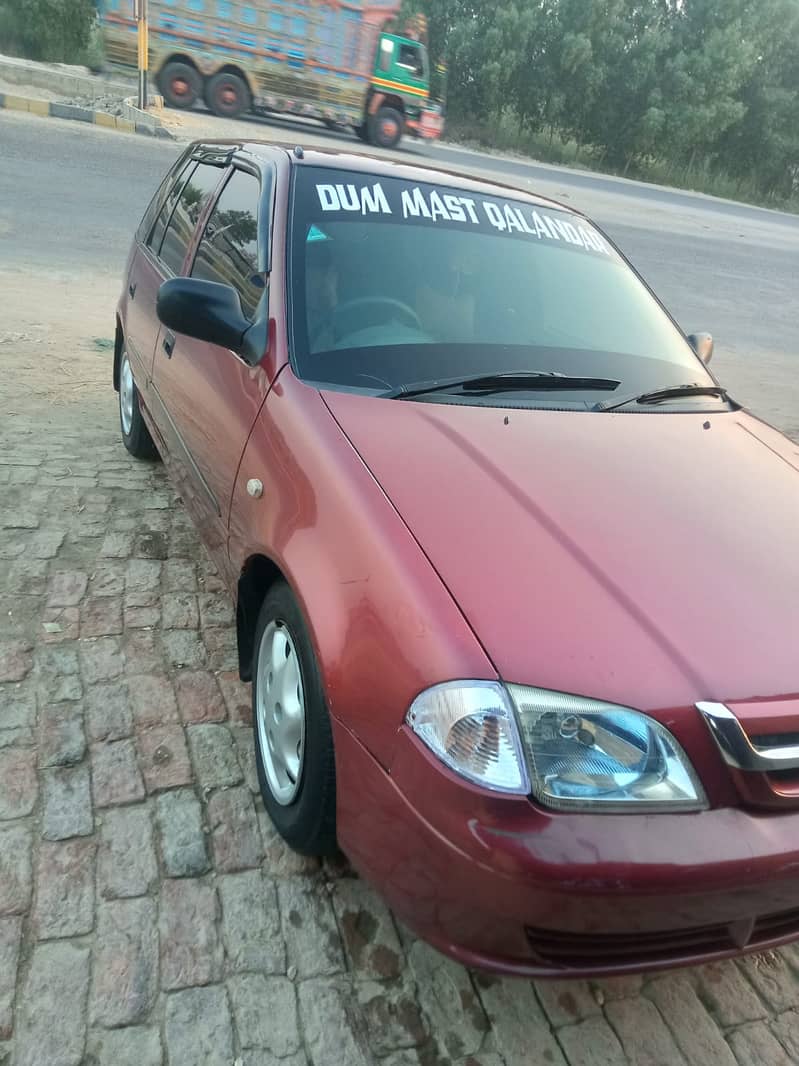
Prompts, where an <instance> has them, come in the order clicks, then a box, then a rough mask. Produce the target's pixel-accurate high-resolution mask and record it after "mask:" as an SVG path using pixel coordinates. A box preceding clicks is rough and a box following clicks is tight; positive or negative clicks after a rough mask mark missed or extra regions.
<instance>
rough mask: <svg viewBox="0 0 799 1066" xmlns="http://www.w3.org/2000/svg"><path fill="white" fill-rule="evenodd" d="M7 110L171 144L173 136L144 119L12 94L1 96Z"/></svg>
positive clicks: (157, 123) (0, 106)
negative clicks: (136, 135)
mask: <svg viewBox="0 0 799 1066" xmlns="http://www.w3.org/2000/svg"><path fill="white" fill-rule="evenodd" d="M3 108H4V109H5V110H6V111H27V112H28V113H29V114H32V115H41V116H42V117H44V118H48V117H49V118H63V119H70V120H71V121H73V122H88V123H90V124H92V125H95V126H103V127H104V128H105V129H111V130H119V131H120V132H122V133H141V134H144V135H145V136H146V137H161V138H164V139H165V140H170V141H173V140H174V139H175V137H174V135H173V134H172V133H170V131H169V130H168V129H167V128H166V127H165V126H162V125H161V124H160V121H159V120H157V119H153V118H152V116H149V115H148V116H147V118H148V121H147V122H136V121H134V120H132V119H128V118H122V117H121V116H118V115H111V114H109V113H108V112H107V111H92V110H91V109H90V108H88V107H76V106H75V105H74V104H61V103H59V102H58V101H57V100H52V101H50V100H36V99H34V98H33V97H29V96H17V95H16V94H15V93H0V109H3Z"/></svg>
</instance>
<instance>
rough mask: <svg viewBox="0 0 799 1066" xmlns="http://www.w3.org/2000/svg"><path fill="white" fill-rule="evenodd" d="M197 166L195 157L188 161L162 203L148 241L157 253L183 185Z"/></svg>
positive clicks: (148, 245)
mask: <svg viewBox="0 0 799 1066" xmlns="http://www.w3.org/2000/svg"><path fill="white" fill-rule="evenodd" d="M196 166H197V164H196V163H195V162H194V160H193V159H189V160H188V161H187V163H186V165H185V167H183V169H182V170H181V172H180V174H178V176H177V177H176V178H175V181H174V182H173V184H172V187H171V189H170V190H169V192H168V193H167V195H166V197H165V199H164V202H163V204H162V205H161V210H160V211H159V212H158V218H156V220H155V225H154V226H153V228H152V232H151V233H150V236H149V237H148V239H147V242H146V243H147V247H148V248H150V249H151V250H152V251H153V252H155V254H156V255H158V249H159V248H160V247H161V241H162V240H163V239H164V232H165V230H166V224H167V222H169V216H170V215H171V214H172V212H173V210H174V208H175V204H176V203H177V202H178V197H179V196H180V194H181V192H182V191H183V186H184V185H185V184H186V178H187V177H188V176H189V175H190V174H191V172H192V171H193V170H194V168H195V167H196Z"/></svg>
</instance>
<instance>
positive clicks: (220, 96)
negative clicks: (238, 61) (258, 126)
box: [205, 73, 251, 118]
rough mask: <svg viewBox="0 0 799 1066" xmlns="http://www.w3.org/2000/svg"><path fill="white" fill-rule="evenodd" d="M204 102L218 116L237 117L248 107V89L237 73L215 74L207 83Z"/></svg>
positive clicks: (249, 101)
mask: <svg viewBox="0 0 799 1066" xmlns="http://www.w3.org/2000/svg"><path fill="white" fill-rule="evenodd" d="M205 102H206V103H207V104H208V106H209V107H210V108H211V110H212V111H213V113H214V114H215V115H219V117H220V118H238V117H239V115H242V114H243V113H244V112H245V111H248V110H249V108H250V103H251V100H250V90H249V89H248V88H247V83H246V82H245V81H244V80H243V79H242V78H240V77H239V76H238V74H227V73H222V74H216V75H215V76H214V77H213V78H211V80H210V82H209V83H208V87H207V89H206V92H205Z"/></svg>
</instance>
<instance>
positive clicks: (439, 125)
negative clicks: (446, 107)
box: [405, 111, 444, 141]
mask: <svg viewBox="0 0 799 1066" xmlns="http://www.w3.org/2000/svg"><path fill="white" fill-rule="evenodd" d="M405 128H406V130H407V131H408V133H410V134H412V135H413V136H414V137H421V138H422V140H424V141H436V140H438V138H439V137H440V136H441V134H442V133H443V132H444V117H443V115H439V114H437V113H436V112H434V111H423V112H422V114H421V115H420V116H419V118H418V119H411V118H409V119H407V120H406V122H405Z"/></svg>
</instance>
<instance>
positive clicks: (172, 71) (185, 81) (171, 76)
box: [158, 61, 202, 111]
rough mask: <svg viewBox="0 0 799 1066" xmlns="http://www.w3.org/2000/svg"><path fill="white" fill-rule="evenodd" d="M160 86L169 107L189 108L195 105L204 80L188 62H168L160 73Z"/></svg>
mask: <svg viewBox="0 0 799 1066" xmlns="http://www.w3.org/2000/svg"><path fill="white" fill-rule="evenodd" d="M158 88H159V89H160V90H161V95H162V96H163V98H164V103H165V104H166V105H167V107H179V108H181V109H182V110H184V111H185V110H187V109H188V108H190V107H194V104H195V103H196V101H197V98H198V96H199V95H200V89H201V88H202V81H201V79H200V75H199V74H198V73H197V71H196V70H195V69H194V67H192V66H190V65H189V64H188V63H178V62H177V61H176V62H174V63H167V64H166V66H165V67H162V68H161V71H160V72H159V74H158Z"/></svg>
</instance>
